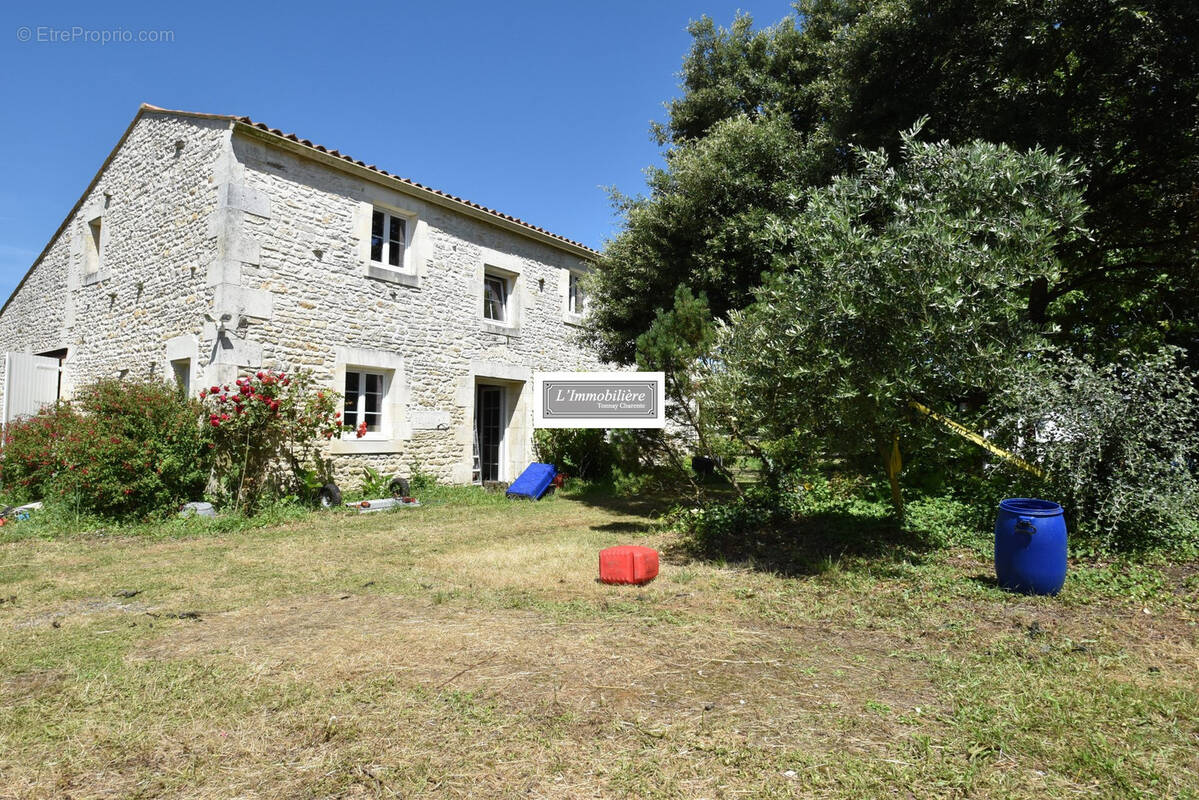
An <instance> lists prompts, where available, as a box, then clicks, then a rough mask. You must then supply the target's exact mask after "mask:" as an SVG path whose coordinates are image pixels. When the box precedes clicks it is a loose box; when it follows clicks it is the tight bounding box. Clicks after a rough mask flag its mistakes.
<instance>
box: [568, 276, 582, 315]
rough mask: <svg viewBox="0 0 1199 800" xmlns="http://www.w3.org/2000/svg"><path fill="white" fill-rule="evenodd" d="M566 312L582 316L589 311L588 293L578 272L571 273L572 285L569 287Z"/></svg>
mask: <svg viewBox="0 0 1199 800" xmlns="http://www.w3.org/2000/svg"><path fill="white" fill-rule="evenodd" d="M566 310H567V311H569V312H570V313H571V314H582V313H583V312H585V311H586V310H587V293H586V292H585V291H583V276H582V274H581V273H578V272H571V273H570V284H569V286H568V287H567V294H566Z"/></svg>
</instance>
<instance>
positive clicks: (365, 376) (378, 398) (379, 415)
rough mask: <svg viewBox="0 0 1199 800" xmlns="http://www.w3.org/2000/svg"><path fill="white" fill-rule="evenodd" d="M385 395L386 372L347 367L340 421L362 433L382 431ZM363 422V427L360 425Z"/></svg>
mask: <svg viewBox="0 0 1199 800" xmlns="http://www.w3.org/2000/svg"><path fill="white" fill-rule="evenodd" d="M386 395H387V374H386V373H383V372H369V371H366V370H357V369H347V370H346V393H345V408H344V413H343V416H342V421H343V422H344V423H345V424H346V425H349V426H350V427H351V428H354V429H355V431H361V432H362V433H363V434H367V433H382V431H383V398H384V397H386ZM364 423H365V428H363V427H362V426H363V424H364ZM351 435H353V434H351Z"/></svg>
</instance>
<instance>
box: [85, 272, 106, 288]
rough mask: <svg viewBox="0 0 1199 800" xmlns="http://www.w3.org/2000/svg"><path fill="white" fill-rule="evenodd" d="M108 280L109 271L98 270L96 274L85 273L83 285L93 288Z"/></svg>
mask: <svg viewBox="0 0 1199 800" xmlns="http://www.w3.org/2000/svg"><path fill="white" fill-rule="evenodd" d="M106 280H108V270H105V269H100V270H96V271H95V272H88V273H85V274H84V276H83V285H84V286H93V285H95V284H97V283H100V282H101V281H106Z"/></svg>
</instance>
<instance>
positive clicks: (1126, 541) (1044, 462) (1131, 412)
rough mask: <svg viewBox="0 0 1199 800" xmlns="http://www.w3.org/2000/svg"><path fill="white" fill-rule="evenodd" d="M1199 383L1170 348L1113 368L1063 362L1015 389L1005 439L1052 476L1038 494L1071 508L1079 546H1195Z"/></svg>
mask: <svg viewBox="0 0 1199 800" xmlns="http://www.w3.org/2000/svg"><path fill="white" fill-rule="evenodd" d="M1197 381H1199V377H1197V376H1195V375H1193V374H1191V373H1189V372H1187V371H1186V370H1185V369H1184V368H1183V367H1182V366H1181V365H1180V358H1179V354H1178V353H1177V352H1176V351H1171V350H1168V349H1167V350H1162V351H1161V352H1158V353H1154V354H1149V355H1133V354H1129V353H1125V354H1122V355H1121V357H1120V358H1119V359H1117V360H1116V361H1115V362H1114V363H1110V364H1096V363H1095V362H1093V361H1091V360H1088V359H1079V358H1075V357H1072V356H1062V357H1060V358H1059V359H1058V360H1057V361H1056V362H1052V363H1042V364H1040V365H1038V366H1037V367H1036V368H1033V369H1030V370H1028V371H1027V373H1026V374H1024V375H1022V376H1021V377H1020V379H1019V380H1016V381H1013V382H1012V384H1011V385H1010V388H1009V389H1008V391H1007V392H1006V394H1005V395H1004V396H1003V397H1002V398H1000V401H1001V403H1002V406H1003V413H1002V415H1001V417H1000V418H999V420H998V423H997V425H996V429H997V430H996V434H997V436H998V437H999V438H1000V439H1003V440H1006V441H1007V442H1008V443H1009V444H1010V446H1011V448H1012V449H1014V450H1015V451H1016V452H1018V453H1019V454H1020V455H1021V456H1022V457H1023V458H1025V459H1026V460H1028V461H1031V462H1033V463H1036V464H1038V465H1040V466H1041V467H1043V468H1044V469H1045V470H1046V472H1047V473H1048V477H1047V479H1046V480H1045V482H1044V483H1043V484H1042V485H1040V486H1037V487H1035V488H1033V489H1031V490H1032V491H1040V492H1041V496H1044V497H1045V498H1046V499H1049V500H1054V501H1056V502H1059V503H1061V504H1062V505H1063V506H1064V507H1065V508H1066V512H1067V514H1068V515H1069V518H1068V522H1069V523H1070V524H1071V535H1072V537H1074V538H1075V542H1074V543H1075V544H1086V545H1089V546H1090V547H1092V548H1093V549H1095V550H1097V551H1129V550H1144V549H1149V548H1159V547H1172V548H1176V547H1180V546H1186V545H1187V544H1191V543H1193V542H1194V541H1195V539H1196V532H1197V529H1199V390H1197V389H1196V386H1197V385H1199V383H1197ZM1006 472H1007V470H1003V471H1001V474H1005V473H1006ZM1013 477H1015V478H1017V479H1018V480H1019V481H1020V482H1021V484H1022V486H1020V488H1021V489H1023V490H1024V491H1029V489H1027V488H1025V487H1027V485H1028V479H1027V476H1024V475H1020V476H1013Z"/></svg>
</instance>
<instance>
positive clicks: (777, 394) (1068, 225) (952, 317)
mask: <svg viewBox="0 0 1199 800" xmlns="http://www.w3.org/2000/svg"><path fill="white" fill-rule="evenodd" d="M916 134H917V131H916V130H915V129H913V130H911V131H908V132H907V133H905V134H904V136H903V146H902V148H901V155H900V157H899V158H898V159H895V160H894V161H893V160H892V159H891V158H890V157H888V156H887V155H886V154H885V152H883V151H881V150H880V151H859V153H858V159H859V165H858V168H857V169H856V170H855V171H854V173H852V174H851V175H847V176H842V177H839V178H836V179H835V180H833V181H832V183H831V184H830V185H829V186H827V187H825V188H820V189H815V190H812V191H810V192H809V193H808V195H807V197H806V199H805V202H804V204H803V210H802V211H801V212H799V213H797V214H796V215H794V216H793V217H791V218H789V219H781V218H780V219H777V220H775V221H774V222H773V223H772V225H774V226H776V227H777V230H775V231H773V233H772V236H773V237H774V238H776V239H778V240H780V241H785V242H786V243H787V247H786V250H787V252H788V253H789V255H788V257H787V258H786V259H784V260H783V262H782V263H780V264H778V265H777V266H776V268H775V269H774V270H772V271H771V272H770V273H769V274H768V275H767V276H766V277H765V279H764V282H763V283H762V285H761V286H760V287H759V288H758V289H756V291H755V292H754V299H753V302H752V303H750V304H749V305H748V306H747V307H746V308H744V309H742V310H734V311H732V312H730V314H729V318H728V320H727V322H725V323H723V324H720V325H719V326H718V330H717V337H716V346H715V350H714V352H715V356H716V362H715V363H716V364H717V365H718V366H717V368H715V369H714V370H713V372H712V375H711V377H710V380H711V384H712V385H711V387H710V390H709V391H710V394H711V395H712V396H713V398H715V403H714V406H715V407H717V408H719V409H720V411H719V414H720V416H721V417H723V418H726V419H728V420H729V424H730V426H733V427H734V429H735V433H736V435H738V436H740V437H741V438H743V439H744V440H746V441H755V440H756V441H758V442H759V443H761V444H762V445H763V446H765V447H767V448H773V449H772V451H771V455H772V456H773V457H774V458H775V459H776V460H778V461H783V462H785V461H787V460H788V459H793V458H794V457H795V456H796V454H802V453H804V452H807V451H809V450H816V451H818V452H822V453H837V452H840V453H848V454H856V453H862V452H872V453H878V452H882V453H884V454H887V455H888V456H889V454H890V453H891V452H892V449H893V443H894V441H895V438H896V437H900V438H901V440H902V439H903V438H904V436H906V435H907V433H908V432H909V431H910V430H911V428H912V426H913V424H914V423H913V421H912V420H911V419H910V410H909V403H910V402H911V401H914V400H915V401H920V402H922V403H924V404H926V405H928V406H930V407H932V408H934V409H948V408H951V407H952V406H954V405H955V404H957V403H959V402H961V401H963V400H966V399H969V398H971V397H978V396H984V397H985V396H986V395H987V394H988V393H989V392H991V391H992V390H993V389H994V387H995V383H996V380H997V378H998V376H1000V375H1002V374H1004V373H1005V372H1006V371H1007V370H1010V369H1011V368H1012V365H1013V364H1015V363H1018V362H1020V361H1021V360H1024V359H1028V358H1029V357H1030V354H1032V353H1035V352H1036V351H1038V350H1040V349H1041V348H1043V347H1044V346H1045V344H1044V343H1045V339H1044V336H1043V334H1044V332H1045V331H1044V330H1043V329H1041V328H1040V327H1038V326H1036V325H1034V324H1033V323H1031V322H1030V321H1029V319H1028V316H1027V314H1026V313H1025V308H1026V304H1027V286H1028V285H1029V284H1030V283H1031V282H1033V281H1036V280H1042V279H1047V280H1054V279H1055V278H1056V277H1057V275H1058V272H1059V270H1060V265H1059V262H1058V257H1057V255H1056V254H1057V252H1058V251H1059V247H1060V246H1061V245H1062V244H1063V243H1066V242H1069V241H1071V240H1074V239H1077V238H1081V237H1084V236H1085V235H1086V233H1085V231H1084V229H1083V228H1082V226H1081V220H1082V218H1083V215H1084V213H1085V207H1084V203H1083V201H1082V196H1081V191H1080V175H1079V168H1078V166H1077V165H1076V164H1073V163H1070V162H1066V161H1064V160H1063V159H1061V158H1059V157H1057V156H1055V155H1052V154H1049V153H1046V152H1044V151H1042V150H1037V149H1034V150H1030V151H1028V152H1024V153H1018V152H1015V151H1014V150H1012V149H1010V148H1008V147H1005V146H1002V145H994V144H988V143H985V142H973V143H970V144H966V145H960V146H950V145H948V144H946V143H927V142H922V141H919V140H918V139H917V138H916Z"/></svg>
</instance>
